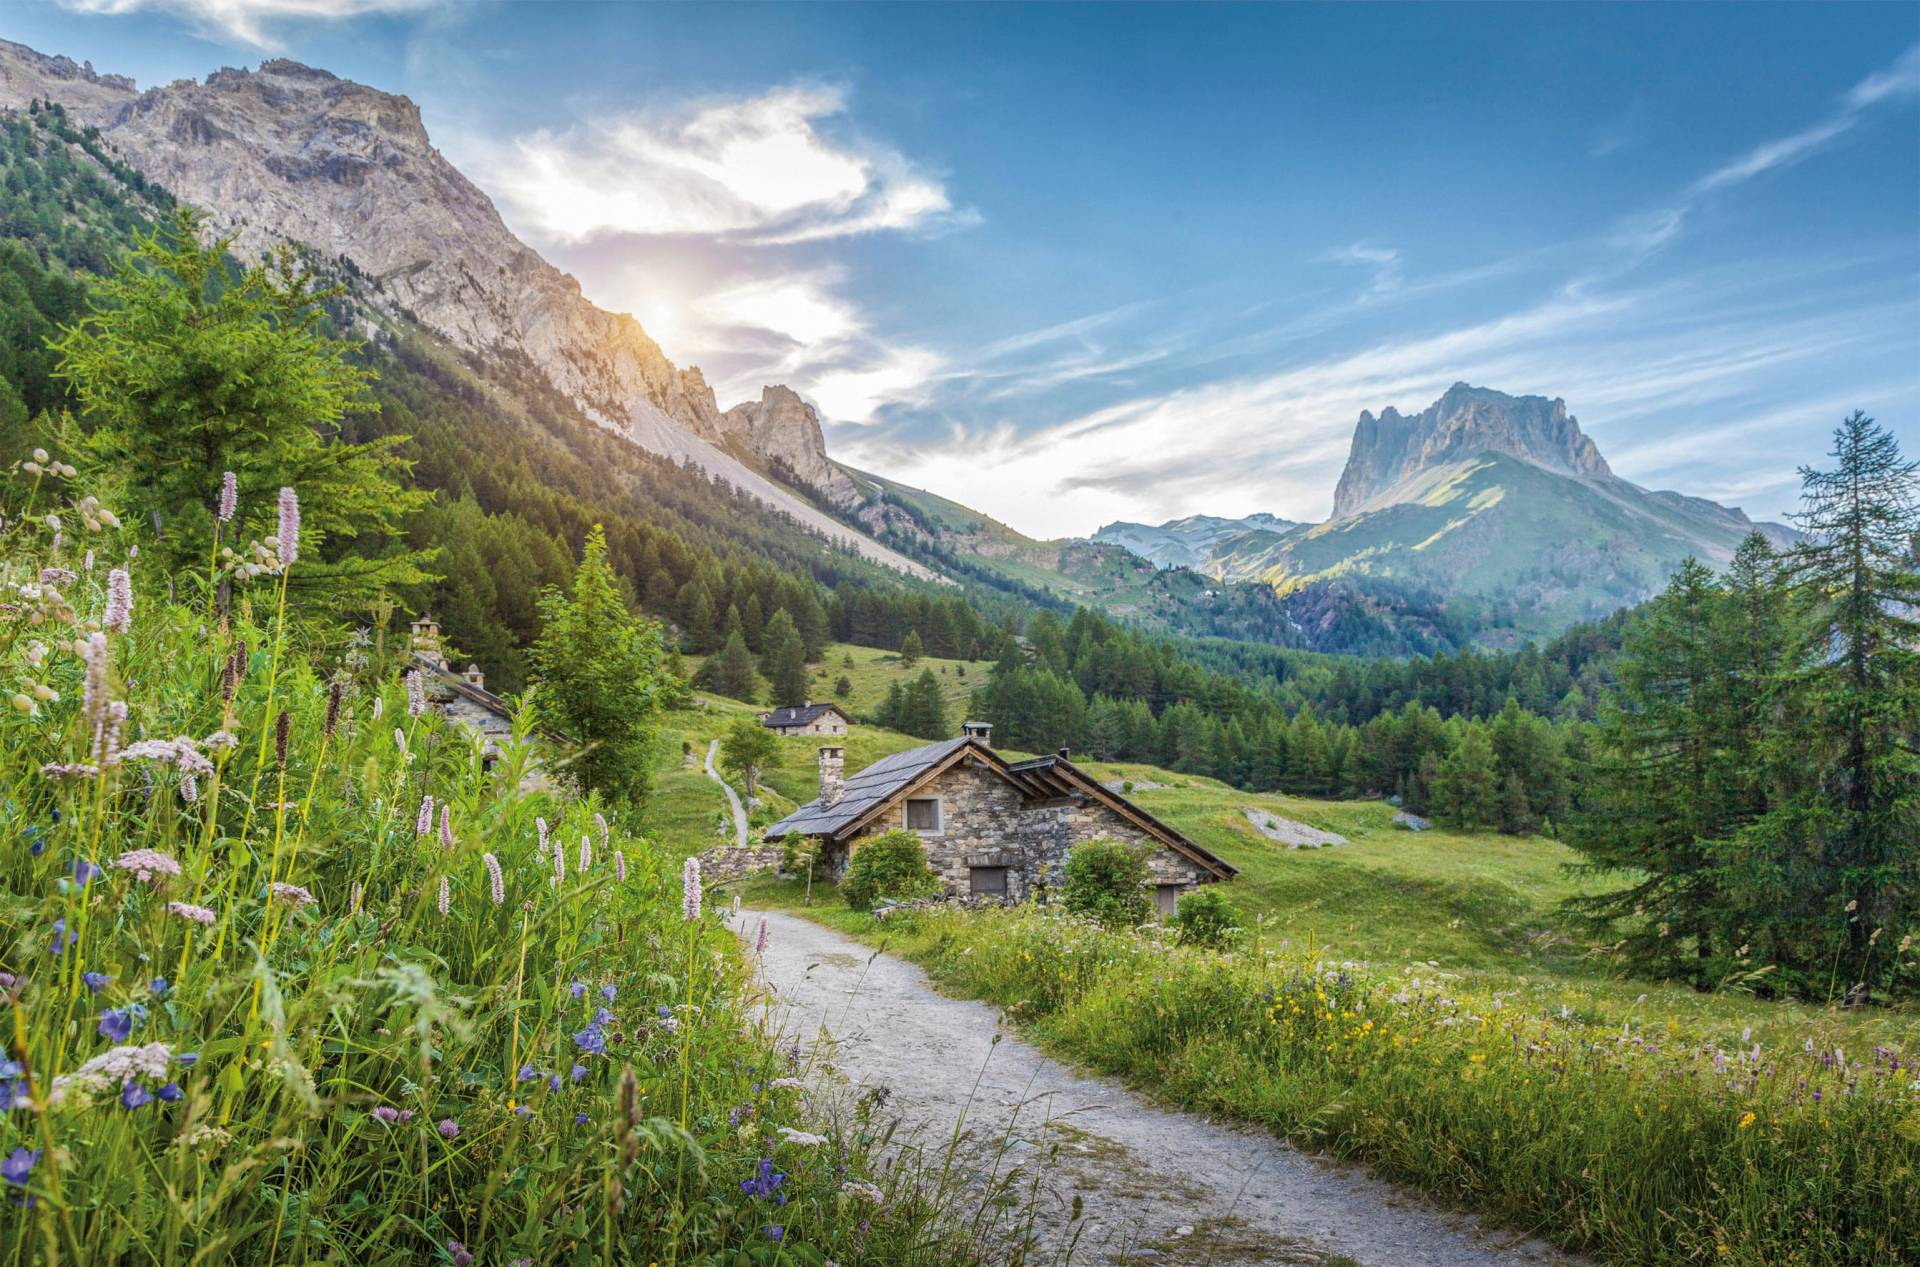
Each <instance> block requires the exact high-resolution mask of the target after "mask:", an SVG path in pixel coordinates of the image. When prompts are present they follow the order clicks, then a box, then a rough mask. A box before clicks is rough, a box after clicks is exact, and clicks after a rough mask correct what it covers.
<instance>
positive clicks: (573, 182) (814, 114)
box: [482, 85, 967, 246]
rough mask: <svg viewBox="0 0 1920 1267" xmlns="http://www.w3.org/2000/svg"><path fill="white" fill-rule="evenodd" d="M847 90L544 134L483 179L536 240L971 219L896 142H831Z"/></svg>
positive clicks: (780, 91)
mask: <svg viewBox="0 0 1920 1267" xmlns="http://www.w3.org/2000/svg"><path fill="white" fill-rule="evenodd" d="M846 109H847V101H846V93H845V91H844V90H843V89H841V88H838V87H832V86H825V85H794V86H789V87H784V88H776V89H773V90H772V91H769V92H766V93H763V94H761V95H759V96H755V97H746V98H740V99H734V100H719V101H708V102H705V103H702V104H699V105H696V106H693V107H691V108H689V109H687V110H684V111H681V112H678V113H673V114H654V113H643V114H631V115H625V116H620V117H614V118H606V119H594V120H586V121H583V122H581V123H579V124H577V125H575V126H573V127H571V128H567V129H564V130H558V131H556V130H541V131H536V132H532V133H529V134H527V135H524V136H521V137H518V138H515V139H514V140H513V141H511V142H510V143H508V144H507V145H505V146H501V147H493V148H492V149H490V150H489V151H487V152H485V153H484V154H483V155H482V164H483V169H484V175H485V177H486V180H485V183H486V185H487V187H488V188H489V189H491V190H493V191H494V192H495V193H496V194H497V195H498V196H499V197H500V198H501V200H502V201H503V202H505V203H506V204H507V207H508V208H509V210H510V213H511V215H512V218H514V219H515V220H516V221H517V222H519V223H521V224H523V225H524V226H526V227H527V228H528V229H529V230H531V231H533V232H534V233H535V234H536V235H541V236H544V237H547V238H549V239H553V240H558V241H563V242H578V241H582V240H584V239H587V238H591V237H594V236H596V235H601V234H636V235H642V236H655V235H671V234H691V235H700V236H706V237H717V238H723V239H729V240H733V241H738V242H742V243H746V244H751V245H762V246H774V245H782V244H790V243H796V242H806V241H816V240H820V239H824V238H833V237H845V236H850V235H855V234H862V233H872V232H876V231H880V230H907V229H931V228H936V227H941V226H942V225H947V224H952V223H956V222H964V221H965V220H966V219H967V213H965V212H961V211H956V209H955V208H954V205H953V203H952V201H951V200H950V199H949V197H948V196H947V192H946V190H945V188H944V187H943V186H942V185H941V183H940V182H939V181H938V180H936V179H933V178H932V177H929V176H926V175H923V174H921V173H919V172H917V171H916V170H915V169H914V167H913V165H912V164H910V163H909V162H908V161H907V160H906V159H905V158H903V157H902V156H901V155H899V154H898V153H895V152H894V151H892V150H889V149H886V148H884V147H878V146H862V145H860V144H857V143H854V142H849V141H843V140H838V139H834V138H830V137H828V136H827V135H824V134H823V133H822V131H821V124H822V123H823V122H825V121H827V120H832V119H835V118H838V117H841V116H843V115H844V114H845V113H846Z"/></svg>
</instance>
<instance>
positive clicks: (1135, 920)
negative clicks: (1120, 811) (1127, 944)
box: [1061, 840, 1153, 928]
mask: <svg viewBox="0 0 1920 1267" xmlns="http://www.w3.org/2000/svg"><path fill="white" fill-rule="evenodd" d="M1061 898H1062V901H1064V902H1065V903H1066V907H1067V909H1068V910H1069V911H1072V912H1073V913H1074V914H1076V915H1085V916H1087V917H1088V918H1090V919H1094V920H1097V921H1099V922H1100V923H1102V924H1105V925H1106V926H1107V927H1109V928H1124V927H1129V926H1132V925H1135V924H1144V923H1146V922H1147V920H1148V919H1150V918H1151V917H1152V915H1153V899H1152V897H1151V896H1150V895H1149V894H1148V892H1147V850H1146V849H1144V848H1142V847H1140V846H1138V845H1129V844H1123V843H1121V842H1120V841H1117V840H1089V841H1085V842H1084V843H1082V844H1078V845H1075V846H1074V847H1073V850H1072V851H1071V852H1070V853H1068V854H1067V867H1066V882H1065V884H1064V885H1063V886H1062V891H1061Z"/></svg>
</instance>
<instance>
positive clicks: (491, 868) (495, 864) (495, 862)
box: [480, 853, 507, 906]
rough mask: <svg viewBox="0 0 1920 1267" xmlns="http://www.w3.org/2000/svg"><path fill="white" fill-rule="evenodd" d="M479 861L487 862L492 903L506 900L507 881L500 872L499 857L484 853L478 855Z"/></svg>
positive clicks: (498, 903) (497, 903) (495, 903)
mask: <svg viewBox="0 0 1920 1267" xmlns="http://www.w3.org/2000/svg"><path fill="white" fill-rule="evenodd" d="M480 861H482V862H484V863H486V864H487V883H488V884H489V885H491V886H492V888H493V904H494V905H495V906H498V905H500V903H502V902H504V901H506V900H507V881H506V878H505V877H504V876H502V875H501V874H500V859H498V858H496V857H494V856H493V855H492V854H490V853H485V854H481V855H480Z"/></svg>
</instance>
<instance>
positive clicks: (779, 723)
mask: <svg viewBox="0 0 1920 1267" xmlns="http://www.w3.org/2000/svg"><path fill="white" fill-rule="evenodd" d="M760 724H761V725H762V726H765V727H766V728H767V729H768V730H771V731H772V732H773V733H774V734H776V735H844V734H846V733H847V727H849V726H851V725H853V718H852V717H851V716H850V715H849V714H848V713H847V710H846V709H844V708H841V707H840V706H839V705H838V704H816V703H814V702H813V701H812V700H808V701H807V702H806V703H804V704H789V705H787V706H785V707H784V708H776V709H774V710H773V711H772V712H770V713H761V714H760Z"/></svg>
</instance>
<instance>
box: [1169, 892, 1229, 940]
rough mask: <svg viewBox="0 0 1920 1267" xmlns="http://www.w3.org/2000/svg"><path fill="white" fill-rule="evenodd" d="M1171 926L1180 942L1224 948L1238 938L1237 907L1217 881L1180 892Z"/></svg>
mask: <svg viewBox="0 0 1920 1267" xmlns="http://www.w3.org/2000/svg"><path fill="white" fill-rule="evenodd" d="M1173 927H1174V932H1175V934H1176V935H1177V936H1178V937H1179V939H1180V944H1181V945H1183V946H1205V947H1208V948H1209V949H1212V950H1225V949H1226V948H1227V947H1229V946H1231V945H1233V943H1234V942H1235V941H1237V940H1239V937H1240V929H1241V927H1242V925H1241V922H1240V908H1239V907H1237V906H1235V905H1234V904H1233V899H1232V898H1230V897H1228V896H1227V895H1226V894H1225V893H1224V892H1222V891H1221V888H1220V886H1219V885H1217V884H1208V885H1202V886H1201V887H1200V888H1197V889H1195V890H1194V891H1193V892H1191V893H1182V894H1181V895H1180V901H1179V904H1178V905H1177V907H1176V908H1175V911H1174V916H1173Z"/></svg>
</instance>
